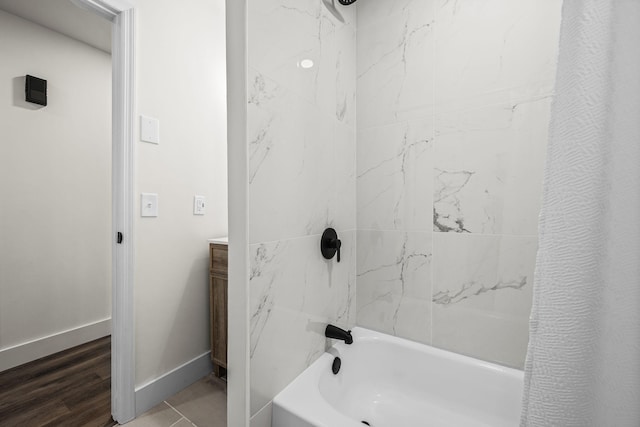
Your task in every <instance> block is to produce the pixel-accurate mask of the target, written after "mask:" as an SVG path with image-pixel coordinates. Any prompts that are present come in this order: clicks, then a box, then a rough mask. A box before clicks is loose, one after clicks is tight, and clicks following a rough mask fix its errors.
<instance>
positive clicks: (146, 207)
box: [140, 193, 158, 216]
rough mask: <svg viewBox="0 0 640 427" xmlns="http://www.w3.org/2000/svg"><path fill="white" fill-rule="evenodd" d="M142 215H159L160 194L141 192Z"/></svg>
mask: <svg viewBox="0 0 640 427" xmlns="http://www.w3.org/2000/svg"><path fill="white" fill-rule="evenodd" d="M140 216H158V195H157V194H156V193H142V194H140Z"/></svg>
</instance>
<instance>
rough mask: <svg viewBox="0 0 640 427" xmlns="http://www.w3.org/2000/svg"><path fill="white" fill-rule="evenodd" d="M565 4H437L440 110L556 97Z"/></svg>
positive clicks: (505, 0)
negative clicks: (561, 25)
mask: <svg viewBox="0 0 640 427" xmlns="http://www.w3.org/2000/svg"><path fill="white" fill-rule="evenodd" d="M561 6H562V1H561V0H542V1H540V0H478V1H453V0H438V1H437V5H436V11H435V15H436V25H435V27H436V28H435V34H436V35H435V37H436V43H435V44H436V53H435V60H434V64H435V70H436V71H435V76H436V77H435V78H436V81H437V85H436V92H435V93H436V95H435V96H436V105H437V107H438V109H439V111H442V110H443V109H446V110H449V109H451V108H455V107H460V106H464V107H477V106H482V105H488V104H491V103H496V102H520V101H522V100H527V99H535V98H538V97H540V96H546V95H549V94H551V93H552V91H553V86H554V79H555V69H556V62H557V53H558V40H559V28H560V10H561Z"/></svg>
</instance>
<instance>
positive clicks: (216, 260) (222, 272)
mask: <svg viewBox="0 0 640 427" xmlns="http://www.w3.org/2000/svg"><path fill="white" fill-rule="evenodd" d="M209 254H210V267H209V301H210V313H211V315H210V317H211V325H210V327H211V361H212V362H213V370H214V373H215V375H216V376H217V377H222V376H225V375H226V371H227V318H228V317H227V289H228V284H229V276H228V255H229V252H228V246H227V245H223V244H217V243H210V244H209Z"/></svg>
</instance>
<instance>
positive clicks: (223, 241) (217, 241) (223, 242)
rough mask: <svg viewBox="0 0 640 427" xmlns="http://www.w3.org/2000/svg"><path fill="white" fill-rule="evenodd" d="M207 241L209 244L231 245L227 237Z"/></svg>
mask: <svg viewBox="0 0 640 427" xmlns="http://www.w3.org/2000/svg"><path fill="white" fill-rule="evenodd" d="M207 241H208V242H209V243H215V244H217V245H228V244H229V238H228V237H227V236H224V237H216V238H215V239H209V240H207Z"/></svg>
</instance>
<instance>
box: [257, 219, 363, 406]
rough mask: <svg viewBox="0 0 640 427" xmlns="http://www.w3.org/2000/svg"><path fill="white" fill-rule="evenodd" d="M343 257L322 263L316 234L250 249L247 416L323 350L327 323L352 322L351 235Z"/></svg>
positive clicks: (344, 237)
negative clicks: (249, 377)
mask: <svg viewBox="0 0 640 427" xmlns="http://www.w3.org/2000/svg"><path fill="white" fill-rule="evenodd" d="M339 237H340V239H341V240H342V242H343V246H342V254H341V255H342V259H341V262H340V263H337V262H336V259H335V258H334V259H333V260H325V259H324V258H323V257H322V255H321V254H320V244H319V242H320V236H309V237H304V238H300V239H292V240H285V241H278V242H271V243H266V244H255V245H251V246H250V257H251V258H250V261H251V274H250V294H251V301H250V303H251V305H250V313H251V318H250V328H251V329H250V334H251V336H250V356H251V408H252V410H251V413H252V414H255V413H256V411H258V410H259V409H260V408H262V407H263V406H264V405H265V404H266V403H267V402H268V401H269V400H271V399H273V397H274V396H275V395H276V394H277V393H278V392H279V391H280V390H282V389H283V388H284V387H285V386H286V385H287V384H288V383H289V382H291V381H292V380H293V379H294V378H295V377H296V376H297V375H298V374H300V373H301V372H302V371H303V370H304V369H305V368H306V367H308V366H309V365H310V364H311V363H313V361H314V360H315V359H316V358H317V357H318V356H319V355H320V354H322V353H323V352H324V351H325V348H326V345H327V342H326V339H325V337H324V328H325V327H326V325H327V323H334V324H336V325H338V326H340V327H344V328H350V327H353V326H354V323H355V300H356V298H355V297H356V295H355V232H354V231H351V232H342V233H340V234H339Z"/></svg>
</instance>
